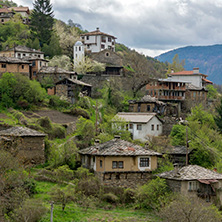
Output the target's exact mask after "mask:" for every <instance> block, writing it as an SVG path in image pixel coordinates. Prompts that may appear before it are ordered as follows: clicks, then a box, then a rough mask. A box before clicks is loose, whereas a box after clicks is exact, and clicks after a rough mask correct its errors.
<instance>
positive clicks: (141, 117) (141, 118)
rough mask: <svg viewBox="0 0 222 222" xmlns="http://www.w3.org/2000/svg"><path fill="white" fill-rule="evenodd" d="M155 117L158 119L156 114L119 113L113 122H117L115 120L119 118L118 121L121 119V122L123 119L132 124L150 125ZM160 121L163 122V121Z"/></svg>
mask: <svg viewBox="0 0 222 222" xmlns="http://www.w3.org/2000/svg"><path fill="white" fill-rule="evenodd" d="M155 116H156V118H158V117H157V115H156V113H145V112H141V113H140V112H119V113H117V114H116V115H115V117H114V118H113V121H115V119H116V118H117V119H120V120H121V119H122V120H123V121H126V122H131V123H148V122H149V121H150V120H151V119H152V118H153V117H155ZM158 119H159V118H158ZM159 120H160V119H159ZM160 121H161V122H162V120H160Z"/></svg>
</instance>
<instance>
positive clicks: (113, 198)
mask: <svg viewBox="0 0 222 222" xmlns="http://www.w3.org/2000/svg"><path fill="white" fill-rule="evenodd" d="M102 199H103V200H104V201H106V202H107V203H113V204H116V203H118V202H119V198H118V197H117V196H116V195H115V194H113V193H105V194H103V197H102Z"/></svg>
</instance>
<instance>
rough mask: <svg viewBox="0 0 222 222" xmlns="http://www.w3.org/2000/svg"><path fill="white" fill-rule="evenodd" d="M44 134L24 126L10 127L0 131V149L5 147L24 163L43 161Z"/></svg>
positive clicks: (39, 162) (40, 162)
mask: <svg viewBox="0 0 222 222" xmlns="http://www.w3.org/2000/svg"><path fill="white" fill-rule="evenodd" d="M45 136H46V134H44V133H41V132H38V131H36V130H32V129H29V128H26V127H19V126H16V127H11V128H8V129H5V130H1V131H0V137H1V140H0V143H1V146H0V147H1V149H4V148H7V150H8V151H9V152H11V153H12V155H13V156H16V157H17V158H18V160H19V161H20V162H21V163H22V164H24V165H30V164H31V165H33V164H34V165H36V164H42V163H44V162H45V142H44V139H45Z"/></svg>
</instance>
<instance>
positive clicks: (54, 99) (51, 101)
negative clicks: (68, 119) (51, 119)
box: [49, 96, 70, 109]
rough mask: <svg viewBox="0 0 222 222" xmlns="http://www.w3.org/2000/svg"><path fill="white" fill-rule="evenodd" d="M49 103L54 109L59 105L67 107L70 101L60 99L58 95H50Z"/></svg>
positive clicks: (59, 106)
mask: <svg viewBox="0 0 222 222" xmlns="http://www.w3.org/2000/svg"><path fill="white" fill-rule="evenodd" d="M49 105H50V106H51V107H53V108H55V109H56V108H61V107H63V108H68V107H69V106H70V103H69V102H67V101H65V100H61V99H60V98H59V97H58V96H50V98H49Z"/></svg>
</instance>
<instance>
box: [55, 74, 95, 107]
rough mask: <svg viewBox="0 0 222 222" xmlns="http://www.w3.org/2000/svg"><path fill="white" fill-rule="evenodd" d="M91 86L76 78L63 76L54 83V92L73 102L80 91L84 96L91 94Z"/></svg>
mask: <svg viewBox="0 0 222 222" xmlns="http://www.w3.org/2000/svg"><path fill="white" fill-rule="evenodd" d="M91 88H92V86H91V85H90V84H87V83H84V82H82V81H79V80H77V79H70V78H64V79H62V80H60V81H58V82H57V83H56V84H55V87H54V94H55V95H57V96H59V97H61V96H62V97H64V98H66V99H67V100H68V101H69V102H70V103H72V104H73V103H75V100H76V98H77V97H78V95H79V93H82V94H83V95H84V96H91Z"/></svg>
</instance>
